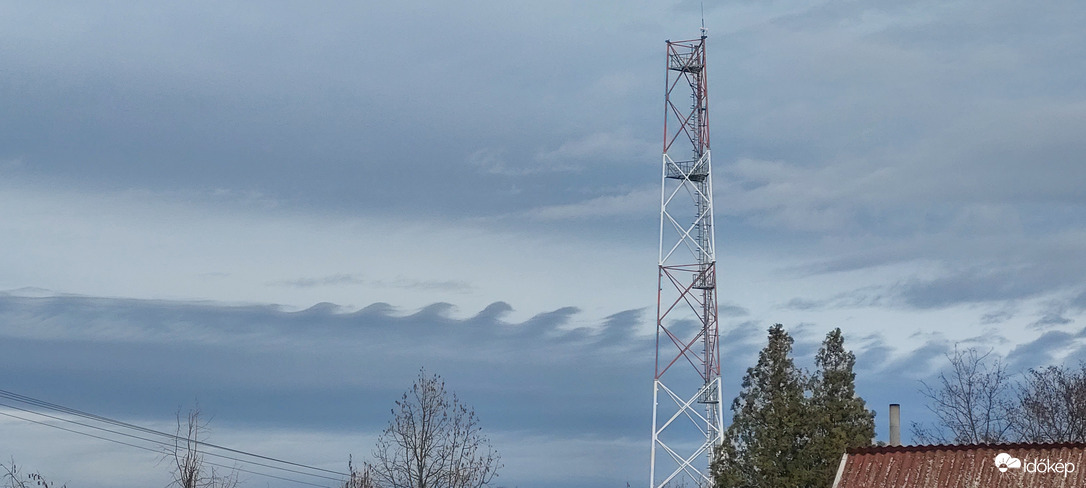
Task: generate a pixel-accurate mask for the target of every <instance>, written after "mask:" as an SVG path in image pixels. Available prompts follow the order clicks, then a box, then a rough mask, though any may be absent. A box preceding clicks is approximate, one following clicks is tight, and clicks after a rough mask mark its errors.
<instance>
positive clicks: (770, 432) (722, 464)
mask: <svg viewBox="0 0 1086 488" xmlns="http://www.w3.org/2000/svg"><path fill="white" fill-rule="evenodd" d="M791 352H792V338H791V337H790V336H789V335H788V333H787V332H785V330H784V327H783V326H782V325H780V324H776V325H774V326H773V327H770V328H769V342H768V344H766V347H765V349H762V351H761V352H760V353H759V354H758V364H757V365H756V366H754V367H753V368H749V369H747V374H746V376H744V378H743V386H742V391H741V392H740V393H739V397H738V398H736V399H735V401H734V402H733V403H732V413H733V419H732V424H731V426H729V427H728V429H727V430H726V431H725V434H724V444H723V445H722V446H721V448H720V450H719V452H718V453H717V458H716V461H715V462H714V463H713V477H714V479H715V481H716V485H717V486H719V487H722V488H731V487H743V488H787V487H800V486H807V485H808V483H809V480H810V479H811V470H810V467H809V460H808V459H806V456H805V453H804V447H805V444H806V443H807V440H808V436H807V434H806V431H807V427H808V425H807V424H808V422H807V419H806V418H805V412H804V410H805V406H804V386H805V384H806V383H807V379H806V378H805V375H804V374H803V372H801V371H800V370H798V369H796V366H795V364H794V363H793V361H792V357H791Z"/></svg>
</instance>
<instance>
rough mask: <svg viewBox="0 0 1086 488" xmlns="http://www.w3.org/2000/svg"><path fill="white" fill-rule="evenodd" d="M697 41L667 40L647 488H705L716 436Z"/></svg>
mask: <svg viewBox="0 0 1086 488" xmlns="http://www.w3.org/2000/svg"><path fill="white" fill-rule="evenodd" d="M705 37H706V36H705V32H704V30H703V31H702V36H701V37H700V38H698V39H694V40H689V41H678V42H672V41H667V84H666V91H665V92H664V151H663V152H664V154H663V171H662V175H661V178H660V259H659V269H660V275H659V287H658V289H659V295H658V298H657V306H656V310H657V312H656V376H655V380H654V383H653V394H652V396H653V401H652V451H651V467H650V468H649V470H650V475H649V476H650V481H651V485H650V486H651V488H658V487H662V486H664V485H667V484H669V483H671V484H672V486H683V485H686V486H691V484H692V485H693V486H710V485H711V484H712V480H711V479H710V476H709V463H710V461H711V459H712V456H713V454H714V453H715V451H716V449H717V448H718V447H719V446H720V444H721V442H722V441H723V436H724V435H723V434H724V431H723V424H724V418H723V413H722V412H721V405H722V402H721V384H720V347H719V344H718V337H719V334H718V325H717V324H718V322H717V292H716V243H715V239H714V237H713V174H712V164H711V161H710V160H711V158H710V153H709V97H708V91H707V88H708V85H707V83H706V77H705V76H706V73H705Z"/></svg>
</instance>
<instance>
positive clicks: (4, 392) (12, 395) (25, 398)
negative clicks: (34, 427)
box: [0, 389, 349, 476]
mask: <svg viewBox="0 0 1086 488" xmlns="http://www.w3.org/2000/svg"><path fill="white" fill-rule="evenodd" d="M0 397H4V398H8V399H10V400H15V401H17V402H20V403H27V404H31V405H35V406H39V407H43V408H47V409H50V410H55V411H58V412H62V413H67V414H70V415H75V416H77V417H82V418H86V419H90V420H97V421H100V422H105V423H108V424H112V425H116V426H118V427H124V428H128V429H134V430H138V431H141V432H145V433H148V434H154V435H159V436H162V437H166V438H168V439H170V440H171V441H174V440H184V441H190V442H193V443H194V444H196V445H199V446H204V447H207V448H212V449H220V450H223V451H227V452H232V453H234V454H241V455H244V456H250V457H254V458H258V459H263V460H266V461H272V462H276V463H282V464H287V465H290V466H296V467H299V468H305V469H310V470H313V471H321V472H324V473H328V474H334V475H336V476H349V474H348V473H341V472H339V471H333V470H330V469H324V468H318V467H316V466H309V465H305V464H301V463H295V462H291V461H286V460H283V459H277V458H273V457H269V456H263V455H260V454H254V453H251V452H246V451H242V450H239V449H232V448H229V447H224V446H220V445H216V444H211V443H208V442H204V441H200V440H195V439H188V438H186V437H181V436H179V435H176V434H170V433H168V432H162V431H159V430H154V429H149V428H147V427H142V426H139V425H135V424H130V423H128V422H123V421H120V420H115V419H111V418H108V417H103V416H101V415H95V414H92V413H88V412H84V411H81V410H76V409H74V408H70V407H65V406H63V405H58V404H55V403H50V402H47V401H45V400H40V399H37V398H33V397H29V396H26V395H21V394H18V393H14V392H11V391H7V390H2V389H0Z"/></svg>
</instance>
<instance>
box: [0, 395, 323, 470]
mask: <svg viewBox="0 0 1086 488" xmlns="http://www.w3.org/2000/svg"><path fill="white" fill-rule="evenodd" d="M17 410H21V409H17ZM30 413H33V414H35V415H40V414H39V413H37V412H33V411H30ZM0 415H3V416H5V417H11V418H13V419H19V420H23V421H26V422H30V423H32V424H38V425H41V426H45V427H52V428H54V429H60V430H63V431H66V432H71V433H73V434H79V435H85V436H87V437H92V438H95V439H99V440H103V441H108V442H113V443H117V444H121V445H123V446H128V447H134V448H136V449H142V450H144V451H150V452H153V453H157V454H162V452H161V451H159V450H157V449H153V448H150V447H147V446H140V445H136V444H132V443H128V442H124V441H119V440H117V439H110V438H108V437H102V436H98V435H94V434H90V433H87V432H82V431H78V430H75V429H69V428H66V427H61V426H59V425H53V424H49V423H45V422H41V421H38V420H33V419H28V418H25V417H20V416H18V415H14V414H11V413H7V412H0ZM204 462H205V463H206V464H207V465H209V466H215V467H217V468H226V469H236V470H238V471H239V472H242V473H248V474H254V475H257V476H263V477H266V478H274V479H277V480H282V481H289V482H291V483H298V484H302V485H309V486H317V487H320V488H325V485H318V484H315V483H310V482H308V481H302V480H296V479H292V478H285V477H282V476H276V475H273V474H268V473H261V472H257V471H251V470H247V469H244V468H240V467H237V466H227V465H225V464H218V463H212V462H208V461H204Z"/></svg>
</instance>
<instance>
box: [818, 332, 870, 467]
mask: <svg viewBox="0 0 1086 488" xmlns="http://www.w3.org/2000/svg"><path fill="white" fill-rule="evenodd" d="M855 365H856V355H855V354H853V353H852V352H851V351H846V350H845V339H844V337H843V336H842V335H841V329H834V330H833V331H831V332H830V333H829V334H826V340H825V341H823V342H822V347H821V348H820V349H819V350H818V355H817V356H815V368H816V369H817V371H816V372H815V376H814V378H813V379H812V382H811V383H812V385H811V386H812V390H813V391H812V394H811V398H810V401H809V404H808V412H809V414H808V415H807V418H808V419H810V421H811V424H812V425H811V427H812V430H811V440H810V443H809V445H808V446H807V454H808V455H809V456H810V459H811V468H812V470H813V471H814V477H815V480H816V482H817V483H816V486H830V485H831V484H833V478H834V476H836V474H837V466H838V464H839V463H840V461H841V455H842V454H844V453H845V451H846V450H847V449H850V448H854V447H864V446H869V445H871V439H873V438H874V437H875V412H874V411H871V410H868V409H867V405H866V403H864V400H863V399H862V398H860V397H858V396H856V373H854V372H853V366H855Z"/></svg>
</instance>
